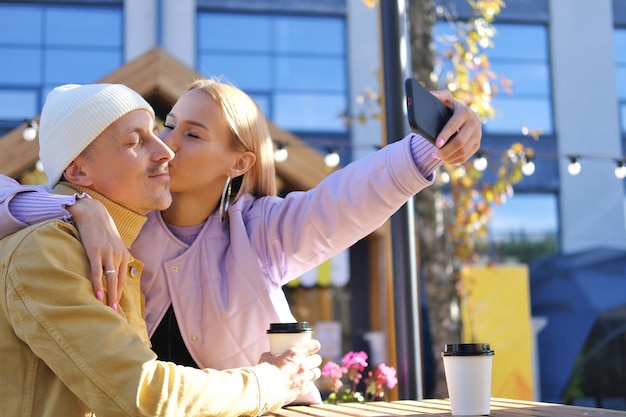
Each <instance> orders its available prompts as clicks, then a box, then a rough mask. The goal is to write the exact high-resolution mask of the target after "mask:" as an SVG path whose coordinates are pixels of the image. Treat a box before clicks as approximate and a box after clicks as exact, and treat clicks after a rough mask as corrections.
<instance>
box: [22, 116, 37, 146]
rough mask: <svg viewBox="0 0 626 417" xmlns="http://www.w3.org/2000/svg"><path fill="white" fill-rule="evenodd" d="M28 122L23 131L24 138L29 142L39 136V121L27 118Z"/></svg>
mask: <svg viewBox="0 0 626 417" xmlns="http://www.w3.org/2000/svg"><path fill="white" fill-rule="evenodd" d="M26 123H28V126H26V127H25V128H24V130H23V131H22V139H24V140H25V141H27V142H31V141H33V140H35V138H36V137H37V127H38V125H37V122H36V121H34V120H26Z"/></svg>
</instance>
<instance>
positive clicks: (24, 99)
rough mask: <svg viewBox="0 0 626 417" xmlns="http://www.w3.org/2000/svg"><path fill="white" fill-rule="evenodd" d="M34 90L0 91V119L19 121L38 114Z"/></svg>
mask: <svg viewBox="0 0 626 417" xmlns="http://www.w3.org/2000/svg"><path fill="white" fill-rule="evenodd" d="M38 105H39V102H38V94H37V91H36V90H31V91H28V90H10V89H0V119H3V120H19V121H20V122H22V121H23V120H24V119H26V118H27V117H26V116H25V115H29V116H30V117H32V115H35V114H37V113H39V109H38Z"/></svg>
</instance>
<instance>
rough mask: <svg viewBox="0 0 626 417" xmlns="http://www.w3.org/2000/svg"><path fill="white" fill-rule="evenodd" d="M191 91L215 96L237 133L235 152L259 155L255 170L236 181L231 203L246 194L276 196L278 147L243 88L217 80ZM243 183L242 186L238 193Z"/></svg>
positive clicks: (196, 85)
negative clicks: (275, 151) (276, 148)
mask: <svg viewBox="0 0 626 417" xmlns="http://www.w3.org/2000/svg"><path fill="white" fill-rule="evenodd" d="M189 90H202V91H204V92H206V93H208V94H209V95H211V97H213V99H214V100H215V101H217V103H218V104H219V105H220V107H221V108H222V111H223V113H224V117H225V118H226V122H227V123H228V126H229V127H230V130H231V132H232V133H233V137H232V142H231V143H232V146H233V149H235V150H238V151H250V152H252V153H254V154H255V155H256V162H255V163H254V164H253V165H252V167H251V168H250V169H249V170H248V171H247V172H246V173H245V174H243V175H242V176H241V177H239V178H237V179H233V180H234V181H233V185H234V187H235V188H233V193H234V195H233V196H232V197H231V202H232V203H234V202H235V201H237V199H238V198H239V196H241V195H242V194H244V193H250V194H252V195H253V196H255V197H263V196H268V195H276V168H275V166H274V145H273V142H272V138H271V136H270V130H269V126H268V124H267V120H266V119H265V116H264V115H263V112H261V109H260V108H259V106H258V105H257V104H256V103H255V101H254V100H253V99H252V98H251V97H250V96H249V95H247V94H246V93H244V92H243V91H241V90H240V89H239V88H237V87H234V86H232V85H230V84H225V83H223V82H221V81H219V80H217V79H213V78H207V79H200V80H196V81H194V82H193V83H192V84H191V86H190V87H189ZM239 183H241V185H240V186H239V188H238V189H237V188H236V187H237V185H239Z"/></svg>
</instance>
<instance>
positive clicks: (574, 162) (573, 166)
mask: <svg viewBox="0 0 626 417" xmlns="http://www.w3.org/2000/svg"><path fill="white" fill-rule="evenodd" d="M581 169H582V167H581V166H580V162H578V158H576V157H571V158H570V163H569V165H568V166H567V172H569V174H570V175H578V174H580V170H581Z"/></svg>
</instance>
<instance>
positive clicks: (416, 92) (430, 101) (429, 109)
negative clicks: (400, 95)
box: [404, 78, 452, 144]
mask: <svg viewBox="0 0 626 417" xmlns="http://www.w3.org/2000/svg"><path fill="white" fill-rule="evenodd" d="M404 90H405V93H406V108H407V113H408V118H409V126H411V129H412V130H413V131H414V132H415V133H419V134H420V135H422V136H423V137H424V138H426V139H428V140H429V141H430V142H432V143H433V144H434V143H435V141H436V140H437V135H439V132H441V129H443V126H444V125H445V124H446V123H447V122H448V120H450V117H452V109H450V108H448V107H447V106H446V105H445V104H443V103H442V102H441V101H440V100H439V99H438V98H437V97H435V96H434V95H432V94H431V93H430V91H428V90H427V89H426V88H424V87H422V85H421V84H420V83H418V82H417V80H415V79H413V78H407V79H406V81H405V82H404Z"/></svg>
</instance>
